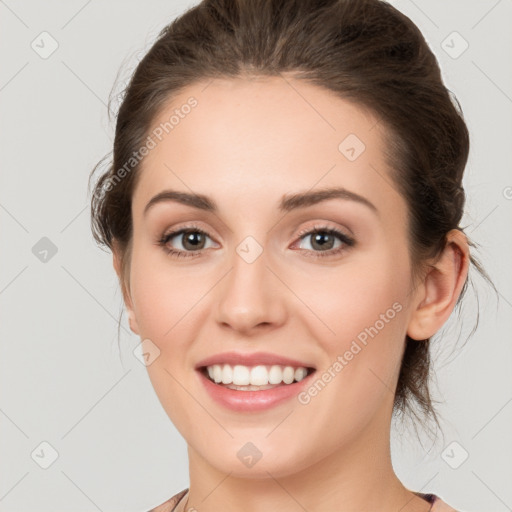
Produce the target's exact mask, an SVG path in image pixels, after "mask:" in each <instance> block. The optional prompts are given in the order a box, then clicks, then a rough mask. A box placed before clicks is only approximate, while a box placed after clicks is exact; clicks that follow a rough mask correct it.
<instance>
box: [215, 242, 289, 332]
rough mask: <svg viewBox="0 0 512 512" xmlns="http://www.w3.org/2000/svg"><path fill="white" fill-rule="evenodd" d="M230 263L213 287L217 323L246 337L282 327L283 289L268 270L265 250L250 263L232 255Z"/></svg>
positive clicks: (235, 253)
mask: <svg viewBox="0 0 512 512" xmlns="http://www.w3.org/2000/svg"><path fill="white" fill-rule="evenodd" d="M232 261H233V264H232V268H231V270H230V271H229V272H228V274H227V275H226V276H225V277H224V279H222V281H221V282H220V283H219V285H218V286H217V287H216V288H217V293H216V296H215V303H216V319H217V322H218V323H219V324H220V325H222V326H223V327H224V328H226V327H230V328H231V329H233V330H235V331H238V332H241V333H244V334H246V335H250V334H251V333H252V332H253V331H254V332H256V331H258V332H259V331H260V330H261V329H267V330H272V329H275V328H276V327H279V326H281V325H282V324H283V323H284V322H285V318H286V305H285V290H284V286H283V284H282V283H281V281H280V280H279V279H278V278H277V277H276V271H275V269H273V268H269V266H268V264H269V261H268V258H267V257H266V252H265V250H264V251H263V252H262V253H261V254H260V255H259V256H258V257H257V258H256V259H255V260H254V261H252V262H250V260H247V259H244V257H243V256H241V255H240V254H239V253H237V252H234V255H233V260H232Z"/></svg>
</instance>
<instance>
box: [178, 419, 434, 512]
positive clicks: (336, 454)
mask: <svg viewBox="0 0 512 512" xmlns="http://www.w3.org/2000/svg"><path fill="white" fill-rule="evenodd" d="M390 420H391V418H390V417H389V422H386V421H385V424H386V423H387V424H388V429H387V430H384V431H382V424H383V423H382V421H374V422H373V423H372V424H368V425H367V426H366V428H365V429H363V430H362V431H360V432H358V433H357V434H355V435H354V436H353V437H352V438H351V439H350V440H346V441H344V442H342V443H341V444H340V446H339V447H338V448H337V449H336V450H335V451H333V452H331V453H329V454H327V455H326V456H325V457H323V458H320V459H319V460H317V461H316V462H315V463H314V464H311V465H307V461H304V460H300V452H299V453H297V450H299V448H295V449H294V450H295V452H294V458H295V459H296V460H297V463H296V464H294V463H293V462H291V463H290V464H289V466H290V467H291V469H290V470H289V471H287V472H284V471H280V472H279V471H274V472H273V471H272V469H271V468H269V469H268V470H267V469H265V468H262V466H261V465H260V468H258V464H259V463H260V462H262V461H263V458H262V459H261V460H260V461H258V462H257V463H256V464H255V466H253V467H252V468H251V470H250V471H251V472H252V473H250V474H249V476H247V472H246V473H245V474H238V473H237V472H236V471H230V472H228V473H223V472H221V471H219V470H218V469H217V468H216V467H214V466H213V465H211V464H210V463H209V462H208V461H206V460H205V459H204V458H203V457H202V456H201V455H200V454H198V453H197V452H196V451H195V450H193V449H192V448H191V447H190V446H189V447H188V454H189V471H190V491H189V497H188V503H187V508H186V510H194V508H195V509H197V510H200V511H201V512H215V511H218V510H223V512H235V511H237V512H239V511H240V510H244V512H264V511H265V512H266V511H268V510H280V512H297V511H298V510H308V511H309V512H317V511H318V512H320V511H325V510H338V511H340V512H342V511H345V510H347V511H348V510H352V511H353V510H379V511H380V512H386V511H395V512H396V510H400V511H401V512H427V511H428V510H429V509H430V505H429V504H428V503H427V502H426V501H425V500H423V499H421V498H420V497H418V496H416V495H415V494H414V493H413V492H411V491H409V490H408V489H406V488H405V487H404V486H403V485H402V483H401V482H400V481H399V479H398V478H397V476H396V475H395V473H394V470H393V467H392V464H391V453H390V445H389V434H390V432H389V425H390ZM377 426H378V427H379V428H376V427H377ZM301 465H302V466H303V469H302V470H300V471H295V468H297V467H301ZM192 507H194V508H192Z"/></svg>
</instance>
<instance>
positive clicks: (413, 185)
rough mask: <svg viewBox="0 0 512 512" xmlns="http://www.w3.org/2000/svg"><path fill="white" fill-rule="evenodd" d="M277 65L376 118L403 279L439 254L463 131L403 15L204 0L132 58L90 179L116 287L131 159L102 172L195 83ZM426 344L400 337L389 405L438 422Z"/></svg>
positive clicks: (273, 0)
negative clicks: (102, 159) (407, 264)
mask: <svg viewBox="0 0 512 512" xmlns="http://www.w3.org/2000/svg"><path fill="white" fill-rule="evenodd" d="M284 73H287V74H291V75H292V76H293V77H295V78H299V79H302V80H305V81H308V82H309V83H312V84H315V85H317V86H319V87H322V88H324V89H326V90H329V91H333V92H334V93H335V94H336V95H338V96H339V97H340V98H343V99H346V100H349V101H351V102H353V103H354V104H356V105H357V106H359V107H360V108H363V109H366V110H369V111H370V112H371V113H372V114H373V115H374V116H376V119H378V120H379V122H380V123H382V125H383V127H384V128H385V130H384V133H385V134H386V138H387V141H386V144H385V147H386V148H387V154H386V157H387V162H388V163H389V168H390V169H391V170H392V173H391V176H390V179H391V181H392V182H393V184H394V186H396V188H397V189H398V191H399V192H400V193H401V195H402V196H403V197H404V199H405V201H406V203H407V206H408V218H407V219H404V223H406V225H407V229H408V236H409V238H408V239H409V253H410V258H411V262H412V269H413V277H416V276H418V275H420V274H421V272H422V271H423V270H424V265H423V263H424V262H425V261H426V260H427V259H428V258H432V257H435V256H437V255H439V254H440V253H441V251H442V250H443V249H444V247H445V244H446V235H447V233H448V232H449V231H450V230H452V229H460V230H461V231H462V230H463V228H461V227H460V226H459V224H460V222H461V219H462V216H463V212H464V203H465V193H464V189H463V187H462V177H463V173H464V169H465V166H466V162H467V158H468V153H469V134H468V129H467V127H466V124H465V122H464V119H463V115H462V110H461V108H460V105H459V103H458V101H457V100H456V98H455V97H454V95H453V94H452V93H451V92H450V91H449V90H448V89H447V88H446V87H445V86H444V84H443V81H442V78H441V72H440V69H439V65H438V62H437V60H436V57H435V56H434V54H433V53H432V51H431V50H430V48H429V46H428V44H427V43H426V41H425V39H424V37H423V36H422V34H421V32H420V30H419V29H418V28H417V27H416V25H415V24H414V23H413V22H412V21H411V20H410V19H409V18H408V17H407V16H405V15H404V14H402V13H401V12H399V11H398V10H397V9H395V8H394V7H392V6H391V5H390V4H388V3H387V2H384V1H381V0H203V1H202V2H201V3H200V4H198V5H196V6H194V7H192V8H190V9H188V10H187V11H186V12H184V13H183V14H182V15H181V16H179V17H178V18H176V19H175V20H174V21H172V22H171V23H170V24H169V25H168V26H166V27H165V28H164V29H163V30H162V31H161V32H160V34H159V35H158V37H157V40H156V41H155V43H154V44H153V46H152V47H151V48H150V50H149V51H148V52H147V54H146V55H145V56H144V58H143V59H142V60H141V62H140V63H139V64H138V66H137V67H136V69H135V71H134V73H133V75H132V78H131V80H130V82H129V84H128V86H127V88H126V91H125V96H124V99H123V102H122V104H121V106H120V108H119V112H118V116H117V123H116V130H115V140H114V147H113V156H112V161H111V164H110V166H109V168H108V170H107V171H106V172H105V173H104V174H102V175H101V176H100V178H99V180H98V181H97V182H96V184H95V187H94V194H93V196H92V201H91V214H92V229H93V234H94V237H95V239H96V240H97V242H98V243H100V244H103V245H105V246H108V247H109V248H110V249H112V248H113V244H114V243H115V244H116V245H117V247H118V248H119V249H120V252H121V263H122V265H121V266H122V269H123V276H126V279H123V282H122V286H123V291H124V290H125V287H126V286H129V282H128V280H127V277H128V276H127V273H126V269H127V268H128V267H129V262H130V252H131V238H132V218H131V199H132V196H133V192H134V188H135V185H136V183H137V176H138V174H139V172H140V170H139V168H140V164H137V165H134V166H133V168H132V169H131V170H130V171H129V172H127V173H126V172H125V173H123V179H122V180H119V179H118V182H116V184H115V186H112V179H113V178H114V177H115V174H116V172H117V170H119V169H121V168H122V167H123V166H124V165H125V163H126V162H127V161H129V160H130V157H131V156H132V155H133V152H134V151H136V150H138V148H140V147H141V146H142V145H143V144H144V140H145V139H146V138H147V136H148V133H149V130H150V127H151V126H152V123H153V121H154V120H155V118H156V116H157V115H158V114H159V113H160V111H161V110H162V108H163V107H164V106H165V105H167V104H168V103H169V101H170V100H172V98H173V97H175V96H176V95H177V94H179V93H180V92H181V91H182V90H183V89H185V88H186V87H188V86H190V85H192V84H194V83H197V82H199V81H204V80H207V79H210V78H211V79H213V78H224V79H225V78H240V77H251V76H282V75H283V74H284ZM96 168H97V167H96ZM96 168H95V169H96ZM95 169H94V170H93V172H92V173H91V177H92V175H93V174H94V171H95ZM469 244H470V246H472V247H475V244H474V243H473V242H471V241H469ZM470 260H471V264H472V265H473V266H474V267H475V268H476V269H477V270H478V271H479V272H480V273H481V274H482V275H483V276H484V277H485V279H487V280H488V281H489V282H490V278H489V277H488V276H487V274H486V273H485V271H484V269H483V268H482V267H481V265H480V264H479V262H478V260H477V259H476V258H475V257H474V256H473V255H471V256H470ZM467 284H468V280H466V282H465V283H464V286H463V288H462V292H461V294H460V296H459V298H458V301H457V306H458V305H459V302H460V300H461V299H462V296H463V295H464V293H465V291H466V288H467ZM429 345H430V339H426V340H413V339H411V338H409V337H408V336H407V339H406V346H405V351H404V355H403V359H402V363H401V368H400V374H399V379H398V385H397V389H396V394H395V402H394V412H400V413H403V412H405V411H406V410H409V412H412V413H414V415H415V416H417V411H419V412H420V413H423V414H424V415H425V417H427V418H429V417H430V419H432V418H433V419H435V421H436V422H437V423H438V419H437V415H436V412H435V410H434V407H433V400H432V398H431V395H430V393H429V375H430V362H431V361H430V350H429Z"/></svg>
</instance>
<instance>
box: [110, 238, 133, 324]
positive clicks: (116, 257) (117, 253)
mask: <svg viewBox="0 0 512 512" xmlns="http://www.w3.org/2000/svg"><path fill="white" fill-rule="evenodd" d="M112 259H113V265H114V269H115V271H116V274H117V277H118V279H119V284H120V286H121V291H122V293H123V301H124V304H125V306H126V311H127V312H128V322H129V324H130V329H131V330H132V331H133V332H134V333H135V334H139V326H138V325H137V319H136V317H135V312H134V311H133V304H132V299H131V296H130V291H129V289H128V288H127V287H126V283H125V279H124V276H123V272H122V265H121V259H122V258H121V250H120V249H119V246H118V244H117V243H116V242H114V243H113V247H112Z"/></svg>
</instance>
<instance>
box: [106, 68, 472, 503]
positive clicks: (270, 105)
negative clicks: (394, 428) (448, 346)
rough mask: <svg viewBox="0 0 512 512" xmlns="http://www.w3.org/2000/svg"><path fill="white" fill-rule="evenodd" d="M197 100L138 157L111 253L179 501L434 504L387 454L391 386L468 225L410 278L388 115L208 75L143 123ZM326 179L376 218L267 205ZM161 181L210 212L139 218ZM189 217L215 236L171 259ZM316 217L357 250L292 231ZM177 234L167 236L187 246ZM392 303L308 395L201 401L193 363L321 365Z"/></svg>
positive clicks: (170, 211)
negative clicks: (262, 355) (269, 360)
mask: <svg viewBox="0 0 512 512" xmlns="http://www.w3.org/2000/svg"><path fill="white" fill-rule="evenodd" d="M208 84H209V85H208ZM206 85H208V86H207V87H206ZM190 96H194V97H195V98H196V99H197V100H198V106H197V107H196V108H195V109H193V110H192V112H191V113H190V114H189V115H188V116H186V117H185V118H184V119H182V120H181V121H180V124H179V125H178V126H176V127H175V128H174V129H173V131H171V132H170V133H169V134H168V135H167V136H166V137H165V138H163V140H162V141H161V142H160V143H159V144H158V145H157V147H156V148H154V149H153V150H152V151H151V152H150V153H149V154H148V155H147V156H146V157H145V159H144V161H143V165H142V173H141V175H140V180H139V181H138V183H137V186H136V188H135V191H134V194H133V198H132V218H133V246H132V257H131V263H130V266H129V269H128V272H129V281H128V280H126V279H125V280H123V277H122V275H123V274H122V268H121V254H120V252H119V251H118V250H117V249H115V248H114V251H113V252H114V267H115V269H116V272H117V273H118V276H119V278H120V280H121V284H122V286H123V294H124V300H125V303H126V307H127V310H128V313H129V321H130V327H131V329H132V330H133V332H135V333H136V334H138V335H139V336H140V337H141V339H150V340H151V342H152V343H154V344H155V345H156V346H157V347H158V349H159V350H160V354H159V356H158V357H157V358H156V359H155V360H154V362H153V363H151V364H150V365H149V366H148V367H147V370H148V372H149V377H150V379H151V382H152V384H153V386H154V388H155V392H156V394H157V396H158V398H159V400H160V402H161V404H162V406H163V408H164V409H165V411H166V413H167V414H168V416H169V418H170V419H171V421H172V422H173V423H174V425H175V426H176V428H177V429H178V430H179V431H180V432H181V434H182V435H183V437H184V438H185V440H186V442H187V445H188V455H189V473H190V486H189V487H190V495H189V499H188V504H187V510H188V509H189V508H190V507H195V508H196V509H197V510H199V511H201V512H213V511H218V510H223V511H225V512H230V511H235V510H236V511H239V510H245V511H246V512H262V511H268V510H280V511H282V512H298V511H302V510H304V509H307V510H308V511H310V512H314V511H315V512H320V511H322V512H325V511H326V510H340V511H345V510H346V511H349V510H350V511H355V510H358V511H361V510H379V511H380V512H387V511H395V512H397V511H399V510H400V511H401V512H426V511H428V510H429V508H430V505H429V504H428V503H427V502H426V501H424V500H423V499H421V498H419V497H418V496H416V495H415V494H414V493H413V492H412V490H409V489H407V488H405V487H404V486H403V485H402V483H401V482H400V481H399V479H398V478H397V476H396V475H395V473H394V471H393V468H392V465H391V456H390V445H389V438H390V423H391V413H392V406H393V397H394V391H395V387H396V383H397V379H398V372H399V366H400V360H401V355H402V353H403V350H404V343H405V335H406V334H408V335H409V336H411V337H412V338H413V339H414V340H421V339H425V338H428V337H430V336H432V335H433V334H435V333H436V332H437V331H438V330H439V329H440V328H441V327H442V325H443V324H444V323H445V321H446V320H447V319H448V317H449V316H450V313H451V312H452V310H453V308H454V306H455V303H456V300H457V298H458V296H459V294H460V292H461V289H462V286H463V284H464V282H465V280H466V276H467V270H468V259H469V250H468V245H467V240H466V238H465V236H464V235H463V234H462V233H461V232H459V231H456V230H454V231H452V232H450V233H449V234H448V239H449V243H448V244H447V248H446V249H445V251H444V252H443V254H442V255H441V256H440V257H439V258H438V259H437V260H436V261H433V262H430V263H432V265H433V266H432V269H431V270H430V271H429V272H428V273H427V274H426V275H425V276H424V277H423V278H421V280H420V281H419V282H416V283H414V282H412V280H411V262H410V259H409V253H408V238H407V233H406V222H404V219H406V218H407V205H406V203H405V201H404V199H403V198H402V197H401V196H400V194H399V193H398V192H397V190H396V188H395V187H393V186H392V180H391V177H390V172H389V169H388V168H387V167H386V163H385V157H384V146H383V139H382V137H383V132H382V131H381V130H382V127H381V125H379V124H378V123H377V120H376V119H375V118H373V117H372V116H371V115H370V114H369V113H367V112H365V111H363V110H361V109H360V108H358V107H357V106H355V105H353V104H351V103H349V102H348V101H345V100H342V99H339V98H337V97H336V96H334V95H333V94H331V93H330V92H328V91H326V90H323V89H321V88H319V87H317V86H314V85H311V84H307V83H305V82H301V81H299V80H294V79H293V78H292V77H288V78H286V80H285V79H284V78H283V77H274V78H265V79H263V78H258V79H254V78H243V79H242V78H240V79H229V80H228V79H226V80H221V79H215V80H213V81H209V82H204V83H198V84H195V85H193V86H190V87H188V88H187V89H186V90H184V91H182V93H181V94H180V95H179V96H177V97H176V98H174V99H173V100H172V102H170V103H169V105H167V106H166V108H165V109H163V110H162V111H161V112H160V114H159V116H158V118H157V119H155V123H154V125H155V126H157V125H158V124H159V123H160V122H163V121H165V120H167V119H169V116H170V115H171V113H172V111H173V110H174V108H179V107H180V105H183V104H185V103H186V100H187V99H188V98H189V97H190ZM351 133H352V134H356V135H357V137H358V138H359V139H360V140H362V141H363V142H364V144H365V146H366V149H365V151H364V152H363V153H362V154H361V155H360V156H359V157H358V158H357V159H356V160H354V161H350V160H348V159H347V158H346V157H345V156H344V155H343V154H342V153H341V152H340V151H339V149H338V146H339V144H340V142H341V141H343V140H344V139H345V137H346V136H347V135H348V134H351ZM376 170H378V172H376ZM333 186H338V187H345V188H346V189H348V190H350V191H353V192H355V193H357V194H360V195H361V196H364V197H365V198H366V199H368V200H369V201H371V202H372V203H373V204H374V205H375V207H376V208H377V210H378V213H374V212H373V211H372V210H371V209H370V208H368V207H366V206H365V205H363V204H360V203H357V202H355V201H350V200H342V199H331V200H328V201H324V202H322V203H319V204H316V205H313V206H309V207H306V208H301V209H299V210H296V211H291V212H288V213H286V214H284V213H283V212H280V211H279V210H278V209H277V205H278V202H279V201H280V200H281V199H282V198H283V196H285V195H287V194H291V193H296V192H304V191H308V190H311V189H315V190H316V189H320V188H327V187H333ZM168 188H170V189H176V190H180V191H184V192H194V193H200V194H206V195H208V196H210V197H211V198H212V199H213V200H214V201H215V202H216V203H217V204H218V205H219V211H218V212H217V213H215V214H213V213H211V212H206V211H202V210H198V209H194V208H192V207H190V206H186V205H183V204H179V203H177V202H170V201H168V202H162V203H158V204H155V205H154V206H153V207H152V208H150V209H149V211H148V213H147V214H146V215H144V214H143V210H144V208H145V206H146V204H147V203H148V202H149V200H150V199H151V198H152V197H153V196H154V195H156V194H158V193H159V192H161V191H162V190H164V189H168ZM190 222H194V223H195V224H196V225H198V226H199V227H200V228H201V229H202V230H204V231H206V232H207V233H208V236H207V237H206V238H205V239H204V243H205V245H204V246H203V247H204V249H203V250H202V253H201V254H200V255H199V256H197V257H191V258H179V259H177V258H175V257H174V258H173V257H172V256H170V255H168V254H167V253H166V251H165V249H164V248H163V247H162V246H159V245H158V244H157V243H156V241H157V240H158V239H159V238H160V237H161V236H162V235H163V234H164V233H165V232H168V231H170V230H171V228H173V229H174V228H181V227H186V226H187V223H190ZM318 225H320V226H321V227H324V226H327V227H334V228H336V229H338V230H340V231H342V232H343V233H347V234H349V235H350V236H352V237H353V238H355V240H356V245H355V246H353V247H349V248H346V250H344V251H342V252H341V253H338V254H333V255H332V256H328V257H325V258H321V257H318V258H315V257H314V256H315V254H318V253H320V252H322V250H324V251H325V250H329V249H330V248H332V247H334V248H333V251H334V250H336V248H337V247H339V246H340V245H341V244H342V242H341V241H340V240H339V239H338V238H336V237H335V238H334V244H335V246H332V245H331V246H327V248H326V249H322V248H321V247H320V248H319V247H318V246H314V237H313V236H312V235H307V236H305V237H303V238H302V240H301V239H300V237H299V236H298V233H299V232H300V230H302V229H308V231H309V230H310V229H311V230H313V229H314V227H315V226H318ZM247 236H251V237H253V238H254V239H255V240H256V241H257V242H258V244H259V245H260V246H261V248H262V249H263V252H262V254H261V255H260V256H259V257H258V258H257V259H256V260H255V261H254V262H252V263H250V264H249V263H247V262H246V261H245V260H244V259H243V258H242V257H240V256H239V254H238V253H237V251H236V248H237V246H238V245H239V244H240V243H241V242H242V241H243V240H244V239H245V238H246V237H247ZM184 238H185V237H184V236H183V235H178V236H176V237H174V238H173V239H172V240H171V241H169V243H168V244H167V245H168V246H172V248H174V249H176V250H182V251H187V250H188V253H189V254H190V253H193V252H194V249H193V248H191V246H190V245H188V246H187V245H186V240H185V239H184ZM200 247H201V246H200ZM308 253H309V255H310V256H312V257H308ZM394 303H399V304H400V305H401V306H402V309H401V311H400V312H399V313H397V314H396V315H395V316H394V318H393V319H392V320H390V321H389V322H387V323H386V324H385V326H384V327H383V328H381V329H380V330H379V332H378V334H377V335H376V336H374V337H373V338H370V339H369V342H368V344H367V345H366V346H364V348H363V349H362V350H361V351H360V352H359V353H358V354H357V356H355V357H354V358H353V359H352V360H351V361H349V362H348V364H347V365H346V366H345V367H344V368H343V370H342V371H340V372H338V373H337V374H336V377H335V378H333V379H332V380H331V381H330V382H329V383H328V385H326V386H325V388H324V389H323V390H322V391H321V392H320V393H318V394H317V396H315V397H314V398H312V399H311V401H310V402H309V403H308V404H301V403H299V402H298V401H297V400H296V399H292V400H289V401H286V402H285V403H284V404H281V405H278V406H277V407H274V408H272V409H270V410H267V411H263V412H257V413H237V412H232V411H230V410H227V409H225V408H223V407H222V406H220V405H217V404H216V403H215V402H213V401H212V400H211V398H210V397H209V395H208V394H207V393H206V391H205V390H204V389H203V386H202V384H201V382H200V380H199V378H198V375H197V373H196V372H195V370H194V365H195V364H196V363H197V362H198V361H199V360H201V359H203V358H205V357H207V356H211V355H213V354H216V353H219V352H224V351H230V350H238V351H241V352H252V351H268V352H273V353H276V354H282V355H288V356H291V357H293V358H295V359H298V360H302V361H306V362H310V363H312V364H313V365H314V366H315V367H316V368H317V374H319V375H320V374H322V372H323V371H326V370H327V368H329V367H331V366H332V365H333V363H334V362H335V361H336V359H337V356H338V355H342V354H344V353H345V351H346V350H348V349H349V348H350V344H351V342H352V340H354V339H356V338H357V335H358V334H359V333H361V332H362V331H364V329H365V327H369V326H372V325H374V324H375V323H376V321H377V320H378V319H379V318H380V315H381V314H385V313H386V311H387V310H389V308H391V307H392V305H393V304H394ZM418 342H420V341H418ZM249 441H250V442H252V443H253V444H254V445H255V446H256V447H257V448H258V450H259V451H260V452H261V453H262V458H261V459H260V460H259V461H258V462H257V463H256V464H255V465H253V466H252V467H246V466H245V465H244V464H242V463H241V461H240V460H239V458H238V457H237V452H238V451H239V450H240V449H241V448H242V447H243V446H244V445H245V444H246V443H247V442H249Z"/></svg>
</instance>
